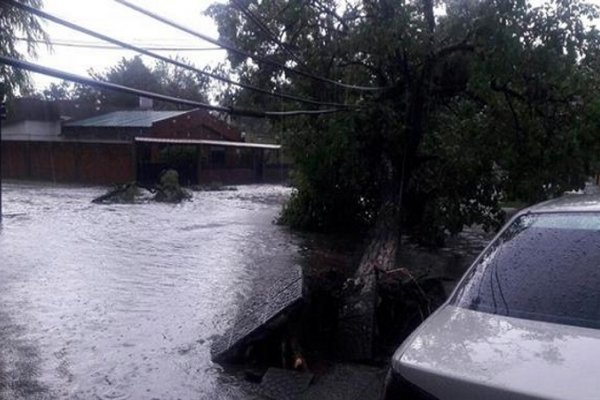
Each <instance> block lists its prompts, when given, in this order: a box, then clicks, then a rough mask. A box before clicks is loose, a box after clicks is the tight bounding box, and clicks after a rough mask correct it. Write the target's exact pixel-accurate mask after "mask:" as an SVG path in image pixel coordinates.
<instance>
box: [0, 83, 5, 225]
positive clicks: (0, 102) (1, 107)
mask: <svg viewBox="0 0 600 400" xmlns="http://www.w3.org/2000/svg"><path fill="white" fill-rule="evenodd" d="M5 119H6V93H5V91H4V84H3V83H0V224H1V223H2V122H1V121H4V120H5Z"/></svg>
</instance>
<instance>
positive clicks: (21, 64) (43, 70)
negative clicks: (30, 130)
mask: <svg viewBox="0 0 600 400" xmlns="http://www.w3.org/2000/svg"><path fill="white" fill-rule="evenodd" d="M0 64H5V65H9V66H11V67H14V68H20V69H24V70H27V71H31V72H35V73H38V74H42V75H47V76H52V77H54V78H59V79H63V80H66V81H70V82H76V83H80V84H83V85H88V86H92V87H96V88H99V89H105V90H112V91H115V92H121V93H126V94H130V95H134V96H141V97H147V98H149V99H153V100H159V101H164V102H167V103H173V104H182V105H187V106H192V107H197V108H202V109H205V110H211V111H218V112H223V113H228V114H232V115H239V116H245V117H255V118H279V117H293V116H299V115H322V114H332V113H336V112H340V111H345V110H343V109H337V108H334V109H328V110H291V111H259V110H250V109H244V108H237V107H225V106H215V105H212V104H206V103H202V102H199V101H195V100H188V99H182V98H179V97H174V96H167V95H164V94H160V93H156V92H149V91H146V90H140V89H134V88H132V87H129V86H124V85H118V84H116V83H111V82H104V81H99V80H95V79H92V78H87V77H84V76H81V75H76V74H72V73H70V72H65V71H60V70H57V69H54V68H49V67H44V66H42V65H39V64H35V63H31V62H29V61H24V60H17V59H16V58H13V57H6V56H3V55H0Z"/></svg>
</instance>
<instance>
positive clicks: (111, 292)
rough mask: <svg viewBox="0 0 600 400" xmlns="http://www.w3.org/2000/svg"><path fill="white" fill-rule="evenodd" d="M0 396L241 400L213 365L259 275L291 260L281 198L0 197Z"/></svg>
mask: <svg viewBox="0 0 600 400" xmlns="http://www.w3.org/2000/svg"><path fill="white" fill-rule="evenodd" d="M3 190H4V193H3V201H4V221H3V225H2V227H1V231H0V399H2V400H4V399H7V400H8V399H11V400H12V399H15V400H19V399H86V400H87V399H247V398H249V397H247V395H244V394H243V392H242V391H241V390H240V389H239V388H238V387H237V386H236V384H235V383H233V381H232V380H231V379H230V378H229V377H228V376H227V375H226V374H224V373H223V372H222V371H221V369H220V368H219V367H218V366H217V365H216V364H213V363H212V362H211V361H210V346H211V343H212V341H213V340H214V339H215V338H216V337H217V336H218V335H222V334H223V333H225V332H226V331H227V329H228V327H229V326H230V325H231V324H232V318H233V317H235V315H236V310H237V307H238V305H239V304H241V303H243V301H244V300H245V299H247V298H249V297H250V295H251V293H250V292H251V289H252V288H255V285H256V282H257V281H260V276H261V274H263V273H264V271H267V270H272V269H273V268H286V267H289V266H291V265H294V264H295V263H296V261H297V260H296V259H295V258H296V256H297V253H298V249H299V240H298V238H297V237H295V236H293V235H292V234H290V233H289V232H288V231H287V230H285V229H284V228H281V227H279V226H277V225H274V224H273V223H272V221H273V220H274V219H275V217H276V216H277V213H278V212H279V209H280V204H281V202H282V201H283V199H285V197H286V196H287V195H288V194H289V190H288V189H285V188H282V187H276V186H250V187H241V188H240V190H239V191H236V192H198V193H194V198H193V200H192V201H189V202H184V203H182V204H180V205H167V204H154V203H148V204H138V205H94V204H91V200H92V199H93V198H95V197H97V196H98V195H100V194H103V193H104V191H105V189H104V188H81V187H60V186H58V187H51V186H41V185H33V184H17V183H10V184H5V185H4V186H3Z"/></svg>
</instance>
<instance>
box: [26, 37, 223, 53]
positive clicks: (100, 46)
mask: <svg viewBox="0 0 600 400" xmlns="http://www.w3.org/2000/svg"><path fill="white" fill-rule="evenodd" d="M15 40H18V41H20V42H32V43H40V44H47V45H52V46H59V47H60V46H63V47H77V48H83V49H106V50H123V48H122V47H120V46H111V45H108V44H101V43H100V42H95V43H94V42H74V41H71V40H62V39H53V40H48V41H46V40H37V39H27V38H15ZM137 46H140V47H141V48H143V49H144V50H154V51H211V50H218V51H223V49H222V48H220V47H192V46H190V47H165V46H163V47H161V46H145V45H139V44H138V45H137Z"/></svg>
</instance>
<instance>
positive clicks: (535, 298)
mask: <svg viewBox="0 0 600 400" xmlns="http://www.w3.org/2000/svg"><path fill="white" fill-rule="evenodd" d="M599 266H600V196H598V195H595V196H584V195H582V196H566V197H564V198H562V199H558V200H554V201H551V202H548V203H542V204H540V205H538V206H534V207H531V208H530V209H528V210H525V211H523V212H521V213H520V214H519V215H517V217H516V218H515V219H514V220H513V221H511V222H510V223H509V224H508V225H507V226H506V227H505V228H504V229H503V230H502V231H501V232H500V234H499V235H498V236H497V237H496V239H494V241H492V243H491V244H490V245H489V246H488V248H487V249H486V250H484V252H483V253H482V254H481V255H480V256H479V257H478V259H477V260H476V261H475V263H474V264H473V266H472V267H471V268H470V270H469V271H468V272H467V273H466V274H465V277H464V278H463V280H462V282H461V283H460V284H459V285H458V287H457V289H456V291H455V292H454V294H453V296H451V298H450V299H449V301H448V302H447V303H446V304H444V305H443V306H441V307H440V308H439V309H438V310H437V311H436V312H435V313H434V314H433V315H432V316H430V317H429V318H428V319H427V320H426V321H425V322H424V323H423V324H422V325H421V326H420V327H419V328H418V329H417V330H416V331H415V332H414V333H413V334H412V335H411V337H409V338H408V339H407V340H406V341H405V342H404V343H403V344H402V346H400V348H399V349H398V350H397V351H396V353H395V354H394V357H393V360H392V370H391V373H390V374H389V376H388V380H387V396H386V399H402V398H415V399H421V398H423V399H441V400H459V399H465V398H485V399H508V398H510V399H555V400H567V399H574V398H577V399H590V400H591V399H596V398H598V393H599V392H600V382H599V381H598V379H597V374H596V371H597V370H598V369H599V368H600V361H599V360H600V330H599V328H600V292H599V291H598V286H599V285H600V269H599Z"/></svg>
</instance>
